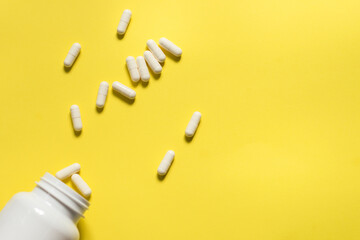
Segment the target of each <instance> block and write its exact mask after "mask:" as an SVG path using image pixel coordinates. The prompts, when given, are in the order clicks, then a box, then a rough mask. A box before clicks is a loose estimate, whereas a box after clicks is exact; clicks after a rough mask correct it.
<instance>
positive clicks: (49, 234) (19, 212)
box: [0, 173, 90, 240]
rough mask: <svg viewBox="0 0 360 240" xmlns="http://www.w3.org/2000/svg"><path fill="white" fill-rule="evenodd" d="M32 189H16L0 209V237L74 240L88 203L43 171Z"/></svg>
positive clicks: (77, 234)
mask: <svg viewBox="0 0 360 240" xmlns="http://www.w3.org/2000/svg"><path fill="white" fill-rule="evenodd" d="M36 184H37V186H36V187H35V189H34V190H33V191H32V192H20V193H17V194H15V196H14V197H13V198H12V199H11V200H10V201H9V202H8V203H7V204H6V205H5V207H4V208H3V209H2V210H1V212H0V239H1V240H78V239H79V231H78V229H77V227H76V225H77V223H78V221H79V220H80V218H81V217H82V216H83V214H84V212H85V211H86V210H87V209H88V207H89V205H90V204H89V202H88V201H87V200H86V199H85V198H83V197H82V196H80V195H79V194H78V193H76V192H75V191H74V190H72V189H71V188H70V187H68V186H67V185H66V184H64V183H63V182H62V181H60V180H58V179H57V178H55V177H54V176H53V175H51V174H49V173H46V174H45V175H44V176H43V177H42V178H41V180H40V181H39V182H37V183H36Z"/></svg>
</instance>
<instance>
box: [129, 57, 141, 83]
mask: <svg viewBox="0 0 360 240" xmlns="http://www.w3.org/2000/svg"><path fill="white" fill-rule="evenodd" d="M126 66H127V69H128V71H129V74H130V77H131V80H132V81H133V82H138V81H139V80H140V73H139V69H138V66H137V64H136V61H135V58H134V57H132V56H129V57H127V58H126Z"/></svg>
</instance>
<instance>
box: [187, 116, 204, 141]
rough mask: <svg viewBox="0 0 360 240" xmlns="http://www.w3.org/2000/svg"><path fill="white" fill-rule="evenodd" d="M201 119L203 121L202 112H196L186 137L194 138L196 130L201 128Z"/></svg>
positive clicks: (188, 126)
mask: <svg viewBox="0 0 360 240" xmlns="http://www.w3.org/2000/svg"><path fill="white" fill-rule="evenodd" d="M200 119H201V113H200V112H194V114H193V115H192V117H191V119H190V122H189V124H188V125H187V127H186V130H185V135H186V136H187V137H192V136H194V134H195V132H196V129H197V128H198V126H199V123H200Z"/></svg>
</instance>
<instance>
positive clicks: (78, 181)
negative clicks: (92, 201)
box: [71, 174, 91, 197]
mask: <svg viewBox="0 0 360 240" xmlns="http://www.w3.org/2000/svg"><path fill="white" fill-rule="evenodd" d="M71 181H72V182H73V183H74V184H75V186H76V187H77V189H79V191H80V192H81V194H82V195H83V196H84V197H90V195H91V188H90V187H89V185H87V183H86V182H85V181H84V180H83V179H82V178H81V177H80V175H79V174H74V175H72V176H71Z"/></svg>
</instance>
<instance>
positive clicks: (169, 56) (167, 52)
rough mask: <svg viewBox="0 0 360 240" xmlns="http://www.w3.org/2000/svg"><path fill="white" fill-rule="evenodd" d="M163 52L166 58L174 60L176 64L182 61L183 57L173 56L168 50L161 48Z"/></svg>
mask: <svg viewBox="0 0 360 240" xmlns="http://www.w3.org/2000/svg"><path fill="white" fill-rule="evenodd" d="M160 48H161V50H162V51H163V52H164V53H165V55H166V57H168V58H171V59H172V60H174V61H175V62H179V61H180V60H181V56H180V57H177V56H175V55H173V54H171V53H170V52H169V51H168V50H166V49H165V48H162V47H161V46H160Z"/></svg>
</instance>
